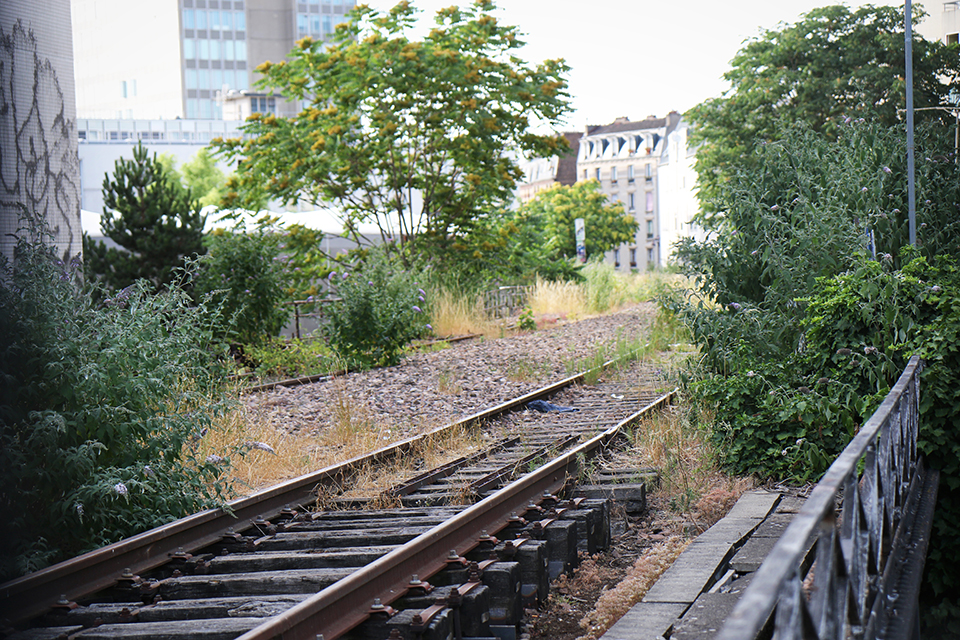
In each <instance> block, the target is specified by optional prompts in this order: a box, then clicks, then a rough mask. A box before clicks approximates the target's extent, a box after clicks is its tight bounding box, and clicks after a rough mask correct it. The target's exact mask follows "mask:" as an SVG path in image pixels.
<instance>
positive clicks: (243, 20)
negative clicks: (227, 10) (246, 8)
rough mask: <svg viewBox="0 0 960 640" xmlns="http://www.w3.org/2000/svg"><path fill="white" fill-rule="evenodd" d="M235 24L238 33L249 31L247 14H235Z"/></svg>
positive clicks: (238, 12)
mask: <svg viewBox="0 0 960 640" xmlns="http://www.w3.org/2000/svg"><path fill="white" fill-rule="evenodd" d="M233 17H234V22H235V23H236V29H237V31H246V30H247V14H245V13H244V12H243V11H237V12H235V13H234V16H233Z"/></svg>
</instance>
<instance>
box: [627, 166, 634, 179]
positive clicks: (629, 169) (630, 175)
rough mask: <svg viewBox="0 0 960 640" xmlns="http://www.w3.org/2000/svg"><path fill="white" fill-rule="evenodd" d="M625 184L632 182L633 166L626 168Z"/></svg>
mask: <svg viewBox="0 0 960 640" xmlns="http://www.w3.org/2000/svg"><path fill="white" fill-rule="evenodd" d="M627 182H633V165H630V166H629V167H627Z"/></svg>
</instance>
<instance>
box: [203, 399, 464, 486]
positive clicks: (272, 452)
mask: <svg viewBox="0 0 960 640" xmlns="http://www.w3.org/2000/svg"><path fill="white" fill-rule="evenodd" d="M333 388H334V393H335V410H334V416H333V421H332V424H331V426H330V427H329V428H326V429H324V430H323V431H321V432H320V433H290V432H288V431H286V430H284V429H281V428H277V427H275V426H273V425H271V424H269V423H268V422H266V421H264V420H260V419H258V417H257V416H256V415H255V414H253V413H251V412H250V411H248V410H247V409H246V408H245V407H244V406H243V405H239V406H237V407H236V408H235V409H233V410H232V411H230V412H229V413H227V414H226V415H223V416H221V417H219V418H218V419H217V420H216V421H215V424H214V426H213V427H212V428H211V429H210V430H209V432H208V433H207V434H206V435H205V436H204V437H203V439H202V440H201V441H200V443H199V446H198V450H197V453H198V457H199V458H200V459H201V460H204V459H206V458H207V456H219V457H222V458H229V460H230V463H231V467H230V470H229V475H230V477H231V478H232V479H233V481H234V482H233V484H234V490H235V492H236V495H249V494H251V493H254V492H256V491H258V490H261V489H265V488H267V487H270V486H273V485H275V484H277V483H280V482H283V481H284V480H289V479H291V478H296V477H298V476H301V475H305V474H308V473H312V472H314V471H317V470H319V469H323V468H326V467H329V466H332V465H336V464H339V463H341V462H344V461H345V460H349V459H352V458H355V457H358V456H362V455H365V454H368V453H372V452H373V451H376V450H378V449H381V448H383V447H384V446H386V445H388V444H390V443H391V442H392V441H393V440H395V437H394V436H393V435H391V433H390V425H387V424H385V423H382V422H379V421H377V420H376V419H375V417H374V416H372V415H371V414H370V412H369V410H368V409H366V408H365V407H362V406H359V405H356V404H354V403H351V402H350V401H349V399H348V398H347V397H346V395H345V394H344V393H343V390H342V387H341V386H339V385H337V384H336V382H335V383H334V385H333ZM440 426H443V425H439V424H433V423H427V422H425V423H423V424H420V425H418V427H417V429H416V432H417V433H429V432H431V431H433V430H435V429H437V428H438V427H440ZM481 446H482V442H481V440H480V434H479V430H478V429H473V428H467V427H456V428H451V429H447V430H445V431H444V432H443V433H439V434H435V435H431V436H428V437H426V438H424V439H423V440H422V441H421V442H420V443H418V444H417V445H416V446H414V447H413V448H412V449H411V450H410V451H408V452H407V453H405V454H404V455H403V456H400V457H399V458H398V459H397V460H395V461H393V462H392V463H388V464H387V465H385V466H383V467H382V468H377V469H376V471H371V470H369V469H366V470H361V471H360V472H359V474H358V476H357V478H356V480H355V481H352V489H351V491H350V492H349V494H348V496H349V497H358V496H372V495H376V494H377V493H378V492H379V491H381V490H382V489H385V488H387V487H389V486H391V485H393V484H396V483H397V482H399V481H400V480H401V479H403V478H407V477H410V476H411V475H415V473H416V471H417V469H419V468H431V467H435V466H439V465H441V464H444V463H446V462H449V461H450V460H453V459H455V458H458V457H460V456H463V455H467V454H469V453H472V452H473V451H476V450H477V449H478V448H480V447H481Z"/></svg>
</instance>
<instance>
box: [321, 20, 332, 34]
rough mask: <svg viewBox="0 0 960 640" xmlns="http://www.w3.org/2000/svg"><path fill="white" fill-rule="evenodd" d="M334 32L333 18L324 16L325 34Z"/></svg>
mask: <svg viewBox="0 0 960 640" xmlns="http://www.w3.org/2000/svg"><path fill="white" fill-rule="evenodd" d="M331 33H333V18H331V17H330V16H323V35H324V36H328V35H330V34H331Z"/></svg>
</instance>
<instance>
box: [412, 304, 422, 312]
mask: <svg viewBox="0 0 960 640" xmlns="http://www.w3.org/2000/svg"><path fill="white" fill-rule="evenodd" d="M413 310H414V311H416V312H417V313H423V309H421V308H420V307H418V306H417V305H413Z"/></svg>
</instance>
